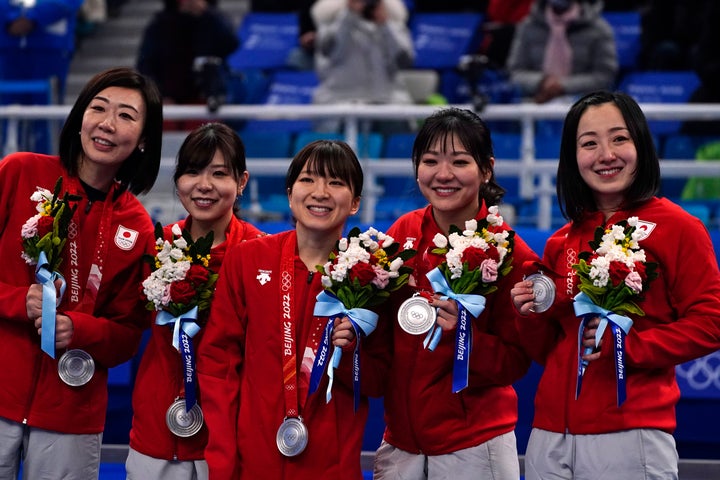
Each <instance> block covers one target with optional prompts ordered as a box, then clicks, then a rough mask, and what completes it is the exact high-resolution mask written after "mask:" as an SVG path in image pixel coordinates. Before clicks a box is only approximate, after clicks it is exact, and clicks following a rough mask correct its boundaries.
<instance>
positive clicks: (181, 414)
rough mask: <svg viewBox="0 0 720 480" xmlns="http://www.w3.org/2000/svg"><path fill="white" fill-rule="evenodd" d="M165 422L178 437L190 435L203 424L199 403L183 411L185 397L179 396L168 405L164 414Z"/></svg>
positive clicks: (197, 430)
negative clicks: (187, 410)
mask: <svg viewBox="0 0 720 480" xmlns="http://www.w3.org/2000/svg"><path fill="white" fill-rule="evenodd" d="M165 423H166V424H167V427H168V428H169V429H170V431H171V432H172V433H174V434H175V435H177V436H178V437H192V436H193V435H195V434H196V433H197V432H199V431H200V429H201V428H202V426H203V414H202V410H201V409H200V405H198V404H197V403H196V404H195V405H193V407H192V408H191V409H190V411H189V412H186V411H185V399H184V398H179V399H177V400H175V401H174V402H173V404H172V405H170V408H168V409H167V413H166V414H165Z"/></svg>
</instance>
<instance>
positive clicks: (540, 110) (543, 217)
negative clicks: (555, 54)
mask: <svg viewBox="0 0 720 480" xmlns="http://www.w3.org/2000/svg"><path fill="white" fill-rule="evenodd" d="M455 106H457V107H462V108H472V106H470V105H455ZM641 106H642V109H643V112H644V113H645V115H646V117H647V118H648V120H675V121H677V120H681V121H682V120H703V121H710V120H720V104H643V105H641ZM569 107H570V105H569V104H554V103H553V104H545V105H536V104H531V103H523V104H502V105H489V106H488V107H486V108H485V109H484V110H483V111H482V112H481V116H482V117H483V119H485V120H486V121H492V120H510V121H516V122H519V124H520V128H521V132H522V134H521V139H522V140H521V145H520V149H519V152H520V155H519V157H520V158H519V159H517V160H518V161H513V162H506V161H500V162H497V163H496V167H495V168H496V173H497V174H498V175H499V176H503V177H507V176H513V175H514V176H517V177H518V178H519V179H520V196H521V197H522V198H524V199H537V201H538V215H537V219H536V226H537V228H539V229H544V230H547V229H550V228H551V222H552V217H551V212H552V203H553V201H554V199H553V197H554V195H555V188H554V179H555V175H556V169H557V163H556V159H538V158H536V157H535V147H534V138H535V122H536V121H538V120H562V119H563V118H564V117H565V115H566V113H567V111H568V109H569ZM438 108H442V106H440V107H438V106H424V105H365V104H336V105H223V106H222V107H221V108H220V109H219V110H218V111H216V112H214V113H210V112H208V110H207V108H206V107H205V106H203V105H168V106H165V107H164V117H165V119H168V120H218V121H232V120H251V119H255V120H298V119H304V120H319V119H327V118H342V119H343V120H344V134H345V139H346V141H347V142H348V143H349V144H350V145H351V146H352V147H354V148H355V149H356V151H357V145H358V138H359V135H360V134H361V132H362V131H363V125H364V123H365V122H369V121H371V120H408V121H409V120H415V121H417V120H422V119H424V118H426V117H427V116H429V115H431V114H432V113H434V112H435V111H437V110H438ZM69 110H70V107H69V106H66V105H49V106H28V105H8V106H2V107H0V120H1V119H5V120H7V132H8V134H7V135H6V141H5V145H4V146H3V152H4V154H7V153H10V152H12V151H15V150H17V147H18V143H17V138H16V137H14V136H13V132H17V131H18V128H17V125H18V123H19V122H21V121H24V120H33V119H46V120H60V121H61V120H64V119H65V117H66V116H67V114H68V112H69ZM165 160H166V162H167V161H169V162H172V160H173V159H172V158H170V157H169V156H167V155H165ZM373 160H374V159H367V158H366V159H363V161H364V169H365V172H366V185H367V188H366V190H365V191H364V192H363V197H364V200H363V207H362V213H361V220H362V221H363V222H365V223H372V221H373V220H374V218H375V207H376V205H377V201H378V197H379V194H380V192H381V190H379V189H378V188H377V178H379V177H385V176H396V177H406V176H407V175H408V162H409V161H410V160H409V159H407V158H403V159H386V158H383V159H382V161H373ZM508 160H510V159H508ZM287 164H288V159H262V160H258V159H253V158H249V159H248V170H249V171H250V172H251V173H252V174H256V175H278V176H283V175H284V174H285V172H286V169H287ZM661 173H662V175H663V177H664V178H687V177H690V176H694V177H716V176H720V169H719V168H718V165H717V164H714V162H697V161H694V160H691V159H688V160H663V161H662V162H661Z"/></svg>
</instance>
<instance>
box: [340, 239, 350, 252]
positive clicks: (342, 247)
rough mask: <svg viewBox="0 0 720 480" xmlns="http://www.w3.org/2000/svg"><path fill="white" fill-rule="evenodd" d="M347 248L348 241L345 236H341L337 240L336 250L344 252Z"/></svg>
mask: <svg viewBox="0 0 720 480" xmlns="http://www.w3.org/2000/svg"><path fill="white" fill-rule="evenodd" d="M347 248H348V241H347V238H341V239H340V242H338V250H340V251H341V252H344V251H345V250H347Z"/></svg>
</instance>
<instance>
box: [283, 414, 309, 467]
mask: <svg viewBox="0 0 720 480" xmlns="http://www.w3.org/2000/svg"><path fill="white" fill-rule="evenodd" d="M275 442H276V443H277V447H278V450H280V453H282V454H283V455H285V456H286V457H294V456H296V455H300V454H301V453H302V452H303V450H305V447H307V443H308V430H307V427H306V426H305V424H304V423H303V421H302V419H301V418H296V417H288V418H286V419H285V420H283V423H282V424H281V425H280V428H278V431H277V436H276V437H275Z"/></svg>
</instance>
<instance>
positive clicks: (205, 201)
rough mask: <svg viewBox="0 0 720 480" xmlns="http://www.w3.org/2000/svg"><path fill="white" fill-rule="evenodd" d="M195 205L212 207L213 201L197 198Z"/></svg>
mask: <svg viewBox="0 0 720 480" xmlns="http://www.w3.org/2000/svg"><path fill="white" fill-rule="evenodd" d="M195 203H197V204H198V205H201V206H208V205H212V204H213V201H212V200H207V199H202V198H199V199H197V200H195Z"/></svg>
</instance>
